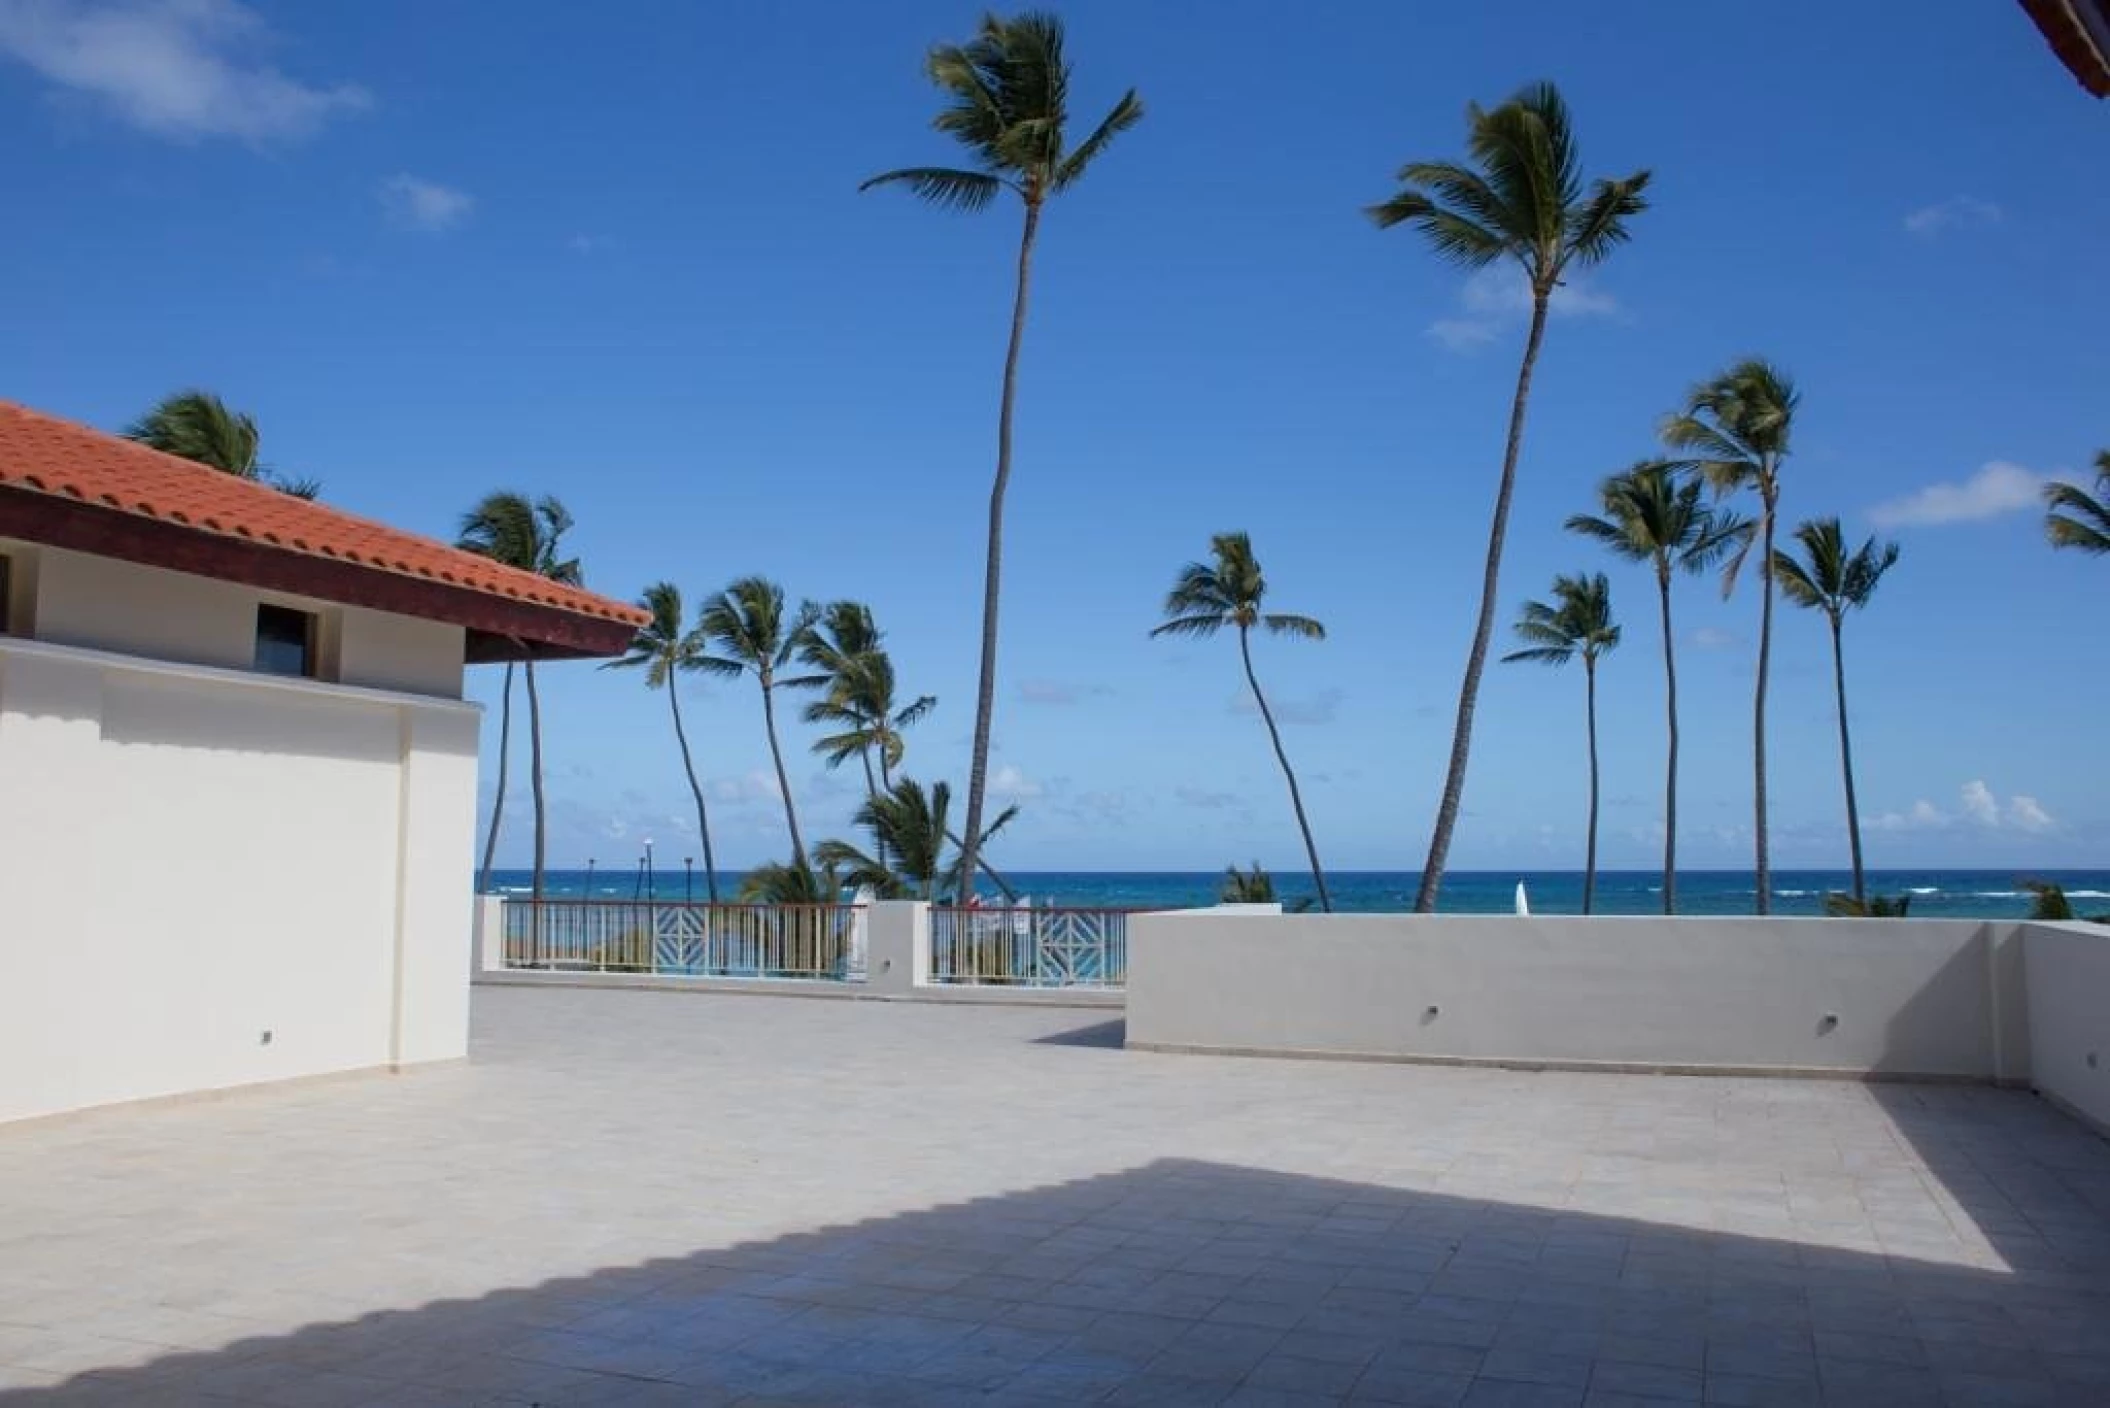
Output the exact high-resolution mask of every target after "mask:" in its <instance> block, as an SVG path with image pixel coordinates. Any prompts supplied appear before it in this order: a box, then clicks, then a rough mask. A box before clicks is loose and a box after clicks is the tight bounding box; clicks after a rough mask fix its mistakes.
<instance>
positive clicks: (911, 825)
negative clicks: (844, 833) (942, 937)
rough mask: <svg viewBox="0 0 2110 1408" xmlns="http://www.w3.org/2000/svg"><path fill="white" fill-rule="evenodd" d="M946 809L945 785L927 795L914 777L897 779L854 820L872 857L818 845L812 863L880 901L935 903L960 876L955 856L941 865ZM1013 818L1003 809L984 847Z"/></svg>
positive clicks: (1013, 810)
mask: <svg viewBox="0 0 2110 1408" xmlns="http://www.w3.org/2000/svg"><path fill="white" fill-rule="evenodd" d="M951 809H952V787H951V785H950V784H948V783H944V782H934V783H932V784H931V785H930V790H929V791H928V792H926V791H925V790H924V787H923V784H922V783H920V782H917V781H916V780H915V779H914V778H911V777H904V778H899V779H896V780H895V781H894V782H893V783H892V784H890V785H889V786H888V787H887V789H886V790H885V791H883V792H880V793H877V794H875V795H873V796H870V797H867V798H865V800H864V804H863V805H862V806H860V807H859V808H858V809H857V814H856V816H855V817H854V818H853V820H854V821H855V822H856V824H857V825H859V826H861V827H863V828H865V830H866V831H867V832H869V833H870V834H871V837H872V844H873V850H874V854H872V855H867V854H866V853H865V852H863V851H861V850H859V849H858V848H857V847H856V846H854V845H852V844H851V843H849V842H848V841H823V842H821V843H820V845H818V846H816V847H814V848H813V858H814V859H815V860H816V861H818V862H819V863H820V864H821V865H823V866H827V867H829V868H831V869H834V870H837V871H839V872H840V873H841V875H842V877H843V881H844V883H845V884H850V885H859V886H865V885H869V886H870V887H871V888H872V890H873V892H874V893H876V894H877V895H878V896H879V897H880V898H881V899H920V900H935V899H936V898H938V895H939V893H940V892H941V891H942V890H943V889H945V888H947V887H957V886H958V884H959V878H960V874H961V869H960V863H959V862H960V857H959V856H958V855H957V854H956V855H955V856H954V858H953V863H952V865H951V866H947V864H946V857H945V848H946V846H947V845H948V844H950V843H953V833H952V829H951V827H950V826H949V825H948V823H947V820H946V818H947V814H948V813H949V812H950V811H951ZM1017 815H1018V808H1017V807H1016V806H1010V807H1006V808H1005V809H1004V810H1003V811H1002V812H1000V813H998V814H997V817H996V819H995V820H994V821H992V822H991V823H990V824H989V826H988V827H987V828H986V829H985V830H984V831H983V833H982V836H981V839H982V840H983V841H985V842H986V841H987V840H988V839H989V838H990V837H992V836H994V835H995V834H996V833H997V832H998V831H1000V830H1002V829H1003V828H1004V826H1005V825H1007V824H1008V823H1009V822H1010V820H1011V819H1012V818H1013V817H1015V816H1017Z"/></svg>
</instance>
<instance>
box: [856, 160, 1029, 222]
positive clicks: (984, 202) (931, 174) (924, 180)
mask: <svg viewBox="0 0 2110 1408" xmlns="http://www.w3.org/2000/svg"><path fill="white" fill-rule="evenodd" d="M896 185H899V186H907V187H908V188H909V191H910V192H911V193H912V194H913V195H914V196H915V197H916V198H917V199H918V200H922V201H926V202H928V203H929V204H931V205H935V206H939V207H941V208H943V209H947V210H968V211H973V210H982V209H985V208H986V207H987V206H988V204H989V202H991V201H993V200H995V199H996V195H997V192H998V191H1001V190H1004V189H1006V188H1009V189H1011V190H1017V189H1018V188H1017V187H1016V186H1014V185H1012V183H1011V182H1009V181H1007V180H1004V179H1003V178H1002V177H998V176H988V175H984V174H983V173H982V172H979V171H960V170H956V169H954V168H952V167H948V166H905V167H902V168H901V169H900V170H898V171H882V172H881V173H880V174H879V175H877V176H872V177H869V178H867V179H865V180H863V181H860V182H858V184H857V189H858V190H860V191H869V190H871V189H873V188H874V187H876V186H896Z"/></svg>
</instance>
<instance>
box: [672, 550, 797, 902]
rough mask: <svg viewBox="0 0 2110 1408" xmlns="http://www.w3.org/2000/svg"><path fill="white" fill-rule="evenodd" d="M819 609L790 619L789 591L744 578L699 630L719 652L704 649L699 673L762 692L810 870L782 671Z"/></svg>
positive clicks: (791, 819)
mask: <svg viewBox="0 0 2110 1408" xmlns="http://www.w3.org/2000/svg"><path fill="white" fill-rule="evenodd" d="M819 614H820V612H819V608H818V607H816V606H814V604H813V603H812V602H810V601H808V602H802V603H800V605H799V609H798V611H797V612H796V613H795V614H794V615H792V616H791V617H790V619H788V620H787V619H786V618H785V615H784V589H783V588H782V587H780V586H778V585H777V584H776V583H775V582H772V581H770V580H769V579H768V578H766V577H742V578H741V579H740V580H739V581H737V582H735V583H733V584H732V585H731V586H729V587H727V588H726V589H725V590H724V591H722V592H720V593H719V594H718V595H717V596H715V597H713V598H711V600H710V603H709V604H708V605H706V606H705V607H704V608H703V617H702V619H701V620H700V621H699V622H698V623H697V627H696V629H697V631H698V632H699V633H700V634H701V635H702V637H703V639H704V640H705V641H707V642H709V643H710V644H712V645H715V646H716V647H717V648H718V651H719V653H718V654H716V655H708V654H704V653H702V652H701V651H700V650H699V653H698V654H697V656H696V664H695V668H696V669H699V670H707V671H709V672H710V673H712V674H714V675H730V676H737V675H742V674H748V673H752V674H753V675H754V677H755V681H756V683H758V684H759V685H760V686H761V687H762V723H763V726H764V727H765V728H766V729H767V730H768V731H769V756H770V758H771V760H772V761H774V762H775V763H776V768H777V790H778V791H780V792H782V793H783V794H784V823H785V825H786V826H787V827H788V828H789V829H790V831H791V863H792V865H793V866H794V867H795V868H796V869H799V870H806V869H808V866H807V864H806V843H805V841H804V840H803V839H802V838H801V837H800V835H799V814H798V811H797V809H796V808H795V807H793V806H792V802H791V778H790V776H789V775H788V774H786V773H785V771H784V750H783V748H782V747H781V746H780V745H779V744H778V742H777V705H776V693H777V690H779V689H781V688H783V687H785V686H786V685H788V684H790V683H791V681H789V680H785V679H780V678H778V675H777V672H778V671H780V670H782V669H783V668H784V667H785V666H786V665H788V664H790V663H791V661H792V658H793V657H794V656H795V655H796V654H797V653H798V650H799V647H800V646H802V645H803V644H805V641H806V633H807V632H808V631H809V630H811V629H812V627H813V623H814V621H815V619H816V618H817V617H818V616H819Z"/></svg>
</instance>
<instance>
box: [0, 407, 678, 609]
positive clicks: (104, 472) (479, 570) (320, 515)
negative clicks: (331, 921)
mask: <svg viewBox="0 0 2110 1408" xmlns="http://www.w3.org/2000/svg"><path fill="white" fill-rule="evenodd" d="M0 486H6V487H11V488H18V489H28V490H31V491H34V492H36V493H41V494H49V495H52V496H53V497H58V498H68V499H73V500H76V501H79V502H83V503H93V504H99V505H103V506H105V507H108V508H110V509H113V510H115V511H117V512H120V513H128V514H135V515H138V516H139V517H142V518H151V519H156V520H159V521H162V522H166V523H174V524H179V525H182V526H184V527H188V528H191V529H193V530H194V531H199V532H205V533H213V534H218V535H220V536H222V537H233V538H241V539H246V540H249V541H252V542H263V543H269V544H271V545H272V546H274V547H276V548H278V549H280V550H282V551H284V552H287V553H292V554H296V555H301V556H310V557H324V558H329V559H331V560H333V561H337V562H351V563H357V564H359V565H360V566H363V567H368V568H373V569H377V570H379V571H383V572H393V573H396V574H399V575H401V576H405V577H416V578H423V579H425V580H427V581H434V582H441V583H446V584H449V585H452V586H456V587H464V588H467V589H469V590H471V591H478V592H484V593H487V594H489V595H491V596H497V597H506V598H509V599H511V600H514V601H522V602H529V603H532V604H534V605H537V606H543V607H549V608H552V609H554V610H558V611H564V612H569V613H572V614H574V615H579V616H589V617H594V618H598V619H600V620H604V621H620V622H623V623H624V624H626V625H632V626H637V625H642V624H644V622H645V621H646V619H647V618H646V615H645V613H644V612H643V611H641V610H640V609H638V608H637V607H635V606H631V605H628V604H626V603H624V602H619V601H615V600H613V599H611V598H609V597H604V596H599V595H597V594H595V593H593V592H589V591H582V590H581V589H579V588H577V587H568V586H564V585H563V584H561V583H558V582H552V581H550V580H549V579H548V578H546V577H538V576H536V575H535V574H534V573H532V572H522V571H520V570H518V569H517V568H512V567H506V566H502V565H500V564H499V563H496V562H492V561H491V560H489V559H488V558H483V557H478V556H477V555H476V554H474V553H469V552H464V551H462V550H461V549H460V548H455V547H450V546H448V545H447V544H445V543H441V542H438V541H436V540H434V539H431V538H426V537H420V536H419V535H418V534H416V533H406V532H404V531H403V530H402V529H400V528H391V527H389V526H388V525H387V524H385V523H377V522H375V521H374V520H372V519H369V518H360V517H358V516H357V515H355V514H349V513H346V512H344V510H342V509H337V508H332V507H330V506H329V505H327V504H319V503H313V502H310V501H309V500H306V499H297V498H294V497H293V496H292V495H290V494H284V493H280V492H279V491H278V490H276V489H270V488H266V487H264V486H263V485H261V484H253V483H250V482H249V481H247V480H244V479H237V478H236V477H234V476H233V475H231V474H222V473H221V472H220V471H218V470H215V469H208V468H206V467H205V466H203V465H198V464H193V463H191V462H190V461H189V460H184V459H177V458H176V457H175V456H173V455H164V454H162V453H161V452H160V451H158V450H150V449H148V448H147V447H146V446H144V445H139V444H135V443H133V442H132V441H130V440H126V439H124V438H122V437H121V436H116V435H110V434H106V433H105V432H103V431H100V430H93V429H90V428H89V427H87V426H85V425H78V424H75V423H74V422H72V421H68V420H61V419H59V418H58V417H56V416H50V415H45V414H44V413H42V412H41V411H33V410H30V409H29V408H28V407H26V406H20V405H16V404H15V403H13V402H11V401H0Z"/></svg>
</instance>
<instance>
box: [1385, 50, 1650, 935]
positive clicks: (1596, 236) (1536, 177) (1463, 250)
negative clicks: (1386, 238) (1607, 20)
mask: <svg viewBox="0 0 2110 1408" xmlns="http://www.w3.org/2000/svg"><path fill="white" fill-rule="evenodd" d="M1466 150H1467V152H1468V153H1469V154H1470V156H1471V160H1472V164H1471V165H1461V164H1459V163H1456V162H1448V161H1415V162H1409V163H1407V164H1406V165H1405V166H1402V167H1401V168H1400V169H1399V178H1398V179H1399V181H1400V183H1401V185H1402V187H1403V189H1402V190H1401V191H1400V192H1399V193H1398V194H1397V195H1395V196H1393V197H1392V198H1391V199H1390V200H1387V201H1385V202H1383V203H1382V204H1379V205H1373V206H1371V207H1370V208H1369V211H1368V214H1369V216H1370V218H1371V219H1372V220H1374V221H1376V222H1377V224H1378V226H1379V227H1380V228H1383V229H1389V228H1391V227H1392V226H1394V225H1411V226H1413V227H1414V228H1415V229H1417V230H1419V231H1420V232H1421V233H1422V235H1423V237H1424V238H1426V239H1427V240H1428V242H1429V243H1430V245H1431V246H1433V247H1434V249H1435V251H1436V253H1437V254H1439V255H1441V256H1442V257H1443V258H1445V259H1448V260H1451V261H1452V262H1453V263H1457V264H1461V265H1464V266H1465V267H1466V268H1468V269H1486V268H1491V267H1494V266H1496V265H1499V264H1502V263H1503V262H1504V261H1510V260H1513V261H1515V263H1516V265H1517V266H1518V267H1519V268H1520V269H1522V270H1523V273H1524V277H1525V279H1526V280H1527V282H1528V284H1529V286H1530V289H1531V330H1530V332H1529V333H1528V334H1526V336H1525V339H1524V360H1523V363H1522V365H1520V366H1519V367H1518V369H1517V387H1516V394H1515V396H1514V397H1513V398H1512V399H1511V401H1510V406H1509V438H1508V441H1507V443H1506V445H1505V447H1504V449H1503V452H1502V478H1501V481H1500V484H1499V487H1498V488H1497V489H1496V491H1495V511H1494V521H1493V523H1492V524H1491V525H1490V526H1489V528H1488V533H1487V567H1486V570H1485V571H1484V573H1483V574H1482V577H1481V582H1480V614H1479V617H1478V620H1477V623H1476V624H1475V626H1474V628H1473V647H1472V653H1471V654H1470V655H1468V656H1467V657H1466V662H1465V680H1464V683H1463V684H1462V685H1461V686H1460V688H1459V691H1458V717H1457V722H1456V724H1455V726H1454V727H1453V729H1452V731H1451V761H1450V767H1449V770H1448V771H1447V772H1446V773H1445V775H1444V781H1443V800H1442V802H1441V803H1440V804H1439V805H1438V807H1437V809H1436V827H1435V831H1434V832H1433V834H1431V836H1430V838H1429V855H1428V860H1427V861H1426V862H1425V863H1424V864H1423V866H1422V870H1421V889H1420V893H1419V894H1418V895H1417V896H1416V898H1415V901H1414V907H1415V909H1416V910H1418V911H1420V912H1421V913H1424V914H1426V913H1428V912H1430V911H1431V910H1433V909H1435V908H1436V895H1437V891H1438V890H1439V889H1440V888H1441V887H1442V885H1443V868H1444V865H1445V863H1446V861H1447V860H1448V858H1449V856H1450V849H1451V832H1452V831H1453V830H1454V829H1455V828H1456V827H1457V824H1458V811H1459V808H1460V806H1461V805H1462V804H1463V802H1464V799H1465V765H1466V758H1467V755H1468V754H1469V753H1470V752H1471V749H1472V741H1473V711H1474V709H1475V707H1476V706H1477V704H1478V702H1479V696H1480V674H1481V671H1482V670H1484V669H1485V668H1486V666H1487V651H1488V645H1489V642H1490V641H1491V640H1492V639H1493V638H1494V630H1495V603H1496V600H1497V592H1498V588H1499V580H1500V577H1501V571H1502V543H1503V539H1504V537H1505V536H1506V535H1507V533H1508V531H1509V502H1510V499H1511V497H1512V496H1513V495H1514V494H1515V492H1516V482H1517V454H1518V451H1519V450H1520V449H1521V448H1522V447H1523V443H1524V410H1525V406H1526V404H1527V403H1528V402H1529V400H1530V397H1531V374H1532V370H1533V368H1534V367H1535V366H1536V365H1537V363H1538V356H1539V344H1540V342H1541V341H1542V340H1543V339H1544V337H1545V334H1546V308H1547V304H1548V302H1549V301H1550V300H1551V299H1552V297H1553V291H1554V290H1555V289H1556V288H1558V287H1560V284H1561V279H1562V276H1563V275H1564V274H1566V273H1567V271H1568V270H1569V269H1570V268H1571V267H1575V268H1589V267H1591V266H1593V265H1596V264H1600V263H1602V262H1603V261H1604V260H1605V259H1606V258H1607V257H1608V256H1610V254H1611V253H1612V251H1613V250H1615V249H1617V248H1618V247H1619V246H1620V245H1622V244H1624V243H1625V242H1626V240H1627V220H1628V219H1629V218H1630V217H1631V216H1634V215H1637V214H1639V213H1640V212H1641V211H1643V210H1645V209H1647V208H1648V203H1647V202H1646V201H1645V200H1643V199H1642V195H1641V193H1642V191H1643V190H1645V189H1646V188H1647V186H1648V182H1649V173H1648V172H1646V171H1636V172H1635V173H1634V174H1633V175H1631V176H1628V177H1626V178H1625V179H1623V180H1617V181H1614V180H1603V179H1600V180H1597V181H1593V182H1592V183H1591V184H1590V186H1589V188H1588V190H1587V191H1586V190H1585V189H1584V187H1583V180H1582V175H1581V172H1580V170H1579V168H1580V166H1581V160H1582V159H1581V155H1580V153H1579V152H1578V151H1577V150H1576V146H1575V139H1574V135H1573V133H1571V132H1570V130H1569V127H1568V107H1567V104H1565V103H1564V102H1562V101H1561V96H1560V93H1559V91H1558V90H1557V89H1555V88H1554V86H1553V85H1552V84H1550V83H1535V84H1533V85H1531V86H1530V87H1527V88H1525V89H1523V90H1522V91H1521V92H1519V93H1518V94H1517V95H1516V96H1515V97H1513V98H1511V99H1510V100H1509V101H1508V102H1505V103H1503V104H1502V105H1501V106H1499V107H1497V108H1495V109H1494V110H1493V111H1492V112H1488V111H1483V110H1482V109H1481V108H1480V106H1479V105H1478V104H1473V105H1471V106H1469V107H1468V108H1467V109H1466Z"/></svg>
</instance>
